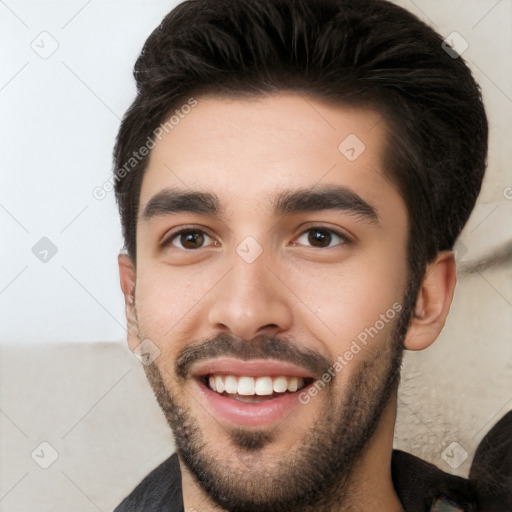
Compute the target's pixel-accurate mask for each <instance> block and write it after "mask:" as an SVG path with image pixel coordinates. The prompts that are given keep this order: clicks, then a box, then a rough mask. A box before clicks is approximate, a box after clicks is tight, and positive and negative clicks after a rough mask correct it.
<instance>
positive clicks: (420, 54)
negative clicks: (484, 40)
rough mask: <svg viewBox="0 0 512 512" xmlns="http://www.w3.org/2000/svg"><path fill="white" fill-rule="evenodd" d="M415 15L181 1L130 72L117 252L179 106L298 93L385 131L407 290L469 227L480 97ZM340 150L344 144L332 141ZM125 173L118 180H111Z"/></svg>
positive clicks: (359, 5) (364, 2) (376, 9)
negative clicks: (159, 137)
mask: <svg viewBox="0 0 512 512" xmlns="http://www.w3.org/2000/svg"><path fill="white" fill-rule="evenodd" d="M442 43H443V39H442V37H441V36H440V35H439V34H437V33H436V32H435V31H434V30H433V29H431V28H430V27H429V26H428V25H426V24H425V23H423V22H422V21H421V20H419V19H418V18H417V17H416V16H414V15H413V14H412V13H410V12H408V11H407V10H405V9H403V8H401V7H399V6H397V5H395V4H393V3H391V2H389V1H386V0H187V1H185V2H183V3H181V4H179V5H178V6H177V7H176V8H175V9H173V10H172V11H171V12H170V13H169V14H168V15H167V16H166V17H165V18H164V19H163V21H162V23H161V24H160V25H159V26H158V27H157V28H156V29H155V30H154V31H153V33H152V34H151V35H150V37H149V38H148V39H147V41H146V43H145V45H144V48H143V50H142V53H141V54H140V56H139V58H138V60H137V62H136V64H135V69H134V76H135V79H136V82H137V97H136V98H135V101H134V102H133V104H132V105H131V106H130V108H129V109H128V111H127V112H126V114H125V116H124V118H123V121H122V124H121V127H120V130H119V134H118V137H117V141H116V146H115V149H114V160H115V169H114V179H115V191H116V198H117V201H118V205H119V210H120V214H121V222H122V228H123V235H124V240H125V248H126V250H127V252H128V254H129V256H130V257H131V258H132V259H133V260H134V261H135V260H136V220H137V215H138V206H139V204H138V203H139V196H140V189H141V184H142V179H143V175H144V170H145V168H146V165H147V161H148V157H145V158H141V159H140V160H137V161H136V165H134V166H133V168H132V169H130V170H129V171H128V172H127V171H126V162H128V161H129V160H130V158H132V157H133V151H135V150H137V149H138V148H140V147H142V146H144V145H146V143H147V142H146V141H149V140H150V139H152V138H153V139H154V131H155V130H156V129H157V128H158V127H159V125H161V124H162V123H163V122H164V121H165V119H166V116H168V115H169V113H170V112H171V111H172V110H173V109H175V108H176V107H179V106H180V104H184V103H185V102H186V101H187V98H188V99H190V98H191V97H192V96H196V97H197V96H199V95H201V94H218V95H227V96H232V97H243V96H248V95H249V96H253V95H265V94H269V93H273V92H279V91H295V92H298V93H300V94H304V95H310V96H313V97H316V98H319V99H324V100H327V101H333V102H336V103H338V104H339V105H346V106H355V107H361V108H371V109H373V110H375V111H376V112H378V113H380V114H381V115H382V116H383V121H384V126H385V127H386V129H387V139H388V140H387V149H386V158H385V164H386V165H385V172H386V173H387V174H388V176H389V177H390V179H391V181H392V182H393V183H395V184H396V185H397V189H398V191H399V192H400V194H401V196H402V197H403V199H404V201H405V203H406V205H407V209H408V214H409V224H410V228H409V238H408V262H409V272H410V277H411V279H412V281H414V283H415V287H416V286H418V285H419V283H420V282H421V279H422V278H423V274H424V272H425V266H426V264H427V263H428V262H429V261H432V260H433V259H434V258H435V256H436V254H437V253H438V252H439V251H443V250H449V249H452V248H453V245H454V243H455V241H456V239H457V237H458V235H459V234H460V232H461V230H462V228H463V226H464V225H465V223H466V222H467V219H468V218H469V215H470V213H471V211H472V209H473V207H474V205H475V202H476V198H477V196H478V193H479V191H480V188H481V184H482V179H483V176H484V172H485V167H486V158H487V138H488V125H487V118H486V114H485V110H484V106H483V102H482V96H481V91H480V88H479V86H478V84H477V83H476V82H475V80H474V78H473V76H472V74H471V71H470V69H469V68H468V66H467V65H466V64H465V62H464V61H463V59H462V58H461V57H460V56H459V57H457V55H456V54H455V55H454V51H453V50H452V51H450V52H447V51H446V46H445V45H443V44H442ZM340 142H341V141H340ZM123 166H124V168H125V172H123V173H121V172H119V170H120V169H122V168H123Z"/></svg>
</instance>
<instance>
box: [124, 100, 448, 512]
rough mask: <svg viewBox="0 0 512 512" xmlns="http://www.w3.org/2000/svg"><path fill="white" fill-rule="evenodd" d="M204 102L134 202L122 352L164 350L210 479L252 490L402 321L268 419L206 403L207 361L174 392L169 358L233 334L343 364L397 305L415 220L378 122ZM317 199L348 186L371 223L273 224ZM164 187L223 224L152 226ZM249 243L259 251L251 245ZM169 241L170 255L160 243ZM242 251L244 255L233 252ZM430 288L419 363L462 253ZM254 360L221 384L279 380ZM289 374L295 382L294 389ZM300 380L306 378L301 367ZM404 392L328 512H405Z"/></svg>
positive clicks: (411, 341) (341, 212)
mask: <svg viewBox="0 0 512 512" xmlns="http://www.w3.org/2000/svg"><path fill="white" fill-rule="evenodd" d="M198 101H199V102H198V105H197V106H196V107H195V108H194V109H193V110H192V112H191V113H190V114H189V115H187V116H186V117H185V118H184V119H182V120H181V121H180V123H179V125H177V126H175V127H174V129H173V130H172V131H170V132H169V133H168V134H166V135H164V137H163V140H162V141H161V142H158V144H157V145H156V147H155V148H154V149H153V150H152V153H151V157H150V161H149V165H148V168H147V170H146V173H145V176H144V179H143V183H142V189H141V195H140V201H139V217H138V220H137V228H136V229H137V257H136V259H137V264H136V265H134V263H133V261H132V260H131V259H130V258H129V257H128V256H127V255H120V256H119V270H120V278H121V286H122V290H123V293H124V296H125V300H126V309H127V318H128V321H129V325H131V327H132V328H131V329H129V337H128V342H129V346H130V348H131V349H132V350H135V349H136V347H137V346H138V345H139V343H140V341H141V338H144V339H150V340H151V341H152V343H154V345H156V346H157V347H158V349H159V350H160V355H159V357H158V358H157V359H156V360H155V362H154V364H155V365H156V367H157V368H158V369H159V370H160V373H161V374H162V378H163V382H164V384H165V387H166V388H167V389H168V390H170V391H172V393H173V394H174V396H175V398H176V400H177V401H179V403H180V405H182V406H183V407H185V408H186V409H187V411H188V413H189V414H190V416H191V417H192V418H194V424H195V425H197V427H198V428H199V429H200V431H201V433H202V436H203V440H204V444H205V446H206V448H205V450H206V452H207V453H208V455H209V456H211V457H212V459H214V460H215V461H216V467H217V468H218V469H217V470H218V471H219V472H220V473H221V472H223V471H225V472H226V473H233V472H234V473H236V474H237V475H240V480H241V481H242V482H245V484H244V485H248V483H250V482H252V481H255V482H256V483H257V482H258V480H257V478H258V477H259V475H262V474H263V473H264V472H265V471H266V472H267V474H268V475H272V474H274V475H277V473H273V472H275V471H277V469H276V468H277V466H276V461H280V460H281V461H282V460H287V457H288V458H292V457H293V456H294V454H295V452H294V450H296V449H297V447H299V446H300V445H301V444H302V443H303V442H304V439H305V438H306V436H307V434H308V433H313V434H314V429H315V428H316V425H317V424H318V423H319V422H321V421H322V418H323V417H325V414H326V411H328V410H329V408H331V409H332V407H331V405H330V402H329V401H328V400H329V399H330V397H331V398H332V397H334V399H335V400H334V402H333V403H335V404H337V403H341V400H342V398H343V396H344V393H346V392H347V389H348V387H347V386H348V384H349V383H350V382H351V381H352V380H353V379H354V376H355V375H356V374H357V372H358V370H361V368H362V365H363V364H364V363H365V362H369V361H371V360H372V355H374V358H375V357H376V356H375V354H378V353H379V350H380V349H381V348H382V347H383V346H384V344H385V343H386V340H387V339H388V338H390V336H392V334H393V327H394V324H393V322H389V323H385V324H384V326H383V328H382V329H380V330H379V332H378V334H377V335H375V336H373V337H369V338H368V340H367V344H366V345H365V346H364V347H363V350H361V351H360V352H359V353H358V354H357V355H356V356H354V358H353V359H352V360H351V361H349V362H348V364H347V365H346V366H345V367H344V368H343V370H342V371H341V372H339V373H337V374H336V377H335V378H334V379H333V380H332V383H331V384H330V389H331V393H332V394H331V393H329V392H327V390H324V391H321V392H319V393H318V394H317V395H316V396H315V397H314V399H312V400H310V401H309V402H308V403H307V404H301V403H299V402H298V401H297V400H295V401H289V403H287V405H286V407H285V408H283V410H281V409H280V408H279V407H277V408H276V410H275V411H273V412H272V414H266V413H265V412H264V411H263V412H262V411H261V408H260V409H259V413H257V414H256V413H254V414H252V412H251V411H256V407H255V406H258V404H253V403H244V402H239V401H236V400H234V399H232V398H222V400H223V401H224V402H223V405H222V406H219V401H218V400H217V399H216V397H214V396H213V395H217V396H218V394H217V393H215V391H211V390H209V389H208V390H206V388H205V387H204V383H200V382H199V380H198V378H196V377H197V372H199V370H198V369H199V368H202V369H203V372H202V373H201V372H199V373H201V376H203V374H204V371H205V370H204V365H205V364H206V366H208V364H210V363H212V361H201V362H198V363H197V364H193V365H192V366H191V373H192V375H190V376H187V378H186V379H184V380H180V378H179V377H178V376H177V375H176V371H175V363H176V360H177V359H178V357H179V355H180V354H181V353H182V351H183V350H184V349H185V348H187V346H188V345H189V344H190V343H191V342H195V341H197V340H204V339H206V338H208V337H212V336H215V335H217V334H222V333H225V334H227V335H230V336H233V337H236V339H237V340H241V342H242V343H249V342H250V341H251V340H253V339H255V338H257V337H258V336H261V335H269V336H276V337H286V338H290V339H292V340H294V343H296V344H297V347H300V348H301V349H307V350H309V351H311V352H312V353H316V354H319V355H320V356H321V357H322V358H324V360H328V361H335V360H336V359H337V357H338V356H340V355H343V354H344V353H345V352H346V351H347V350H349V349H350V346H351V343H352V341H353V340H355V339H357V336H358V334H360V333H361V332H363V331H364V330H365V328H368V327H370V326H374V325H376V321H377V320H379V318H380V315H382V314H383V313H385V312H386V311H388V310H389V309H390V308H391V307H392V305H393V304H396V303H398V304H400V303H401V301H403V297H404V293H405V290H406V285H407V261H406V258H407V253H406V243H407V229H408V216H407V209H406V206H405V203H404V201H403V199H402V198H401V196H400V194H399V193H398V191H397V189H396V186H395V185H394V184H393V183H392V182H391V181H390V180H389V178H387V177H386V176H385V175H384V172H383V164H382V160H383V152H384V148H385V144H386V138H385V132H384V127H383V123H382V122H379V119H380V118H379V116H378V115H377V114H375V113H373V112H370V111H364V110H355V109H348V108H345V107H340V106H337V105H332V104H327V103H325V102H323V101H320V100H318V99H314V98H311V97H307V98H306V97H302V96H300V95H298V94H292V93H279V94H274V95H269V96H265V97H259V98H257V99H234V98H220V97H200V98H198ZM349 134H355V135H357V137H358V138H359V139H360V140H361V141H363V142H364V144H365V150H364V151H363V152H362V153H361V154H360V156H359V157H358V158H357V159H356V160H354V161H350V160H349V159H347V158H346V157H345V155H344V154H342V153H341V152H340V150H339V149H338V146H339V144H340V143H341V142H342V141H343V140H344V139H345V138H346V137H347V136H348V135H349ZM324 186H325V187H327V186H332V187H343V189H344V190H348V191H350V192H351V193H353V194H354V196H355V197H357V198H359V199H361V200H362V201H363V202H364V204H366V205H369V206H370V207H371V211H372V212H373V213H374V214H375V215H374V216H372V214H370V213H368V212H369V210H365V209H364V208H361V207H360V205H359V206H357V207H354V206H353V205H352V206H346V207H345V208H344V209H320V208H316V209H314V210H304V211H294V212H291V213H290V212H284V213H283V212H281V213H280V214H279V215H276V212H275V211H274V209H273V203H272V200H273V199H274V198H275V197H276V196H277V194H278V193H280V192H283V191H290V190H293V191H295V190H297V189H298V188H301V189H302V188H304V189H306V190H317V189H318V190H319V189H320V187H324ZM165 189H179V190H184V191H188V192H191V191H200V192H208V193H211V194H214V195H215V196H217V199H218V202H219V205H220V212H217V213H208V214H205V213H197V212H190V211H180V212H170V211H159V212H158V213H157V214H154V215H148V216H144V215H143V212H144V209H145V208H146V206H147V205H148V204H149V203H150V201H151V200H152V198H154V197H155V195H156V194H158V193H160V192H162V191H163V190H165ZM357 208H359V209H357ZM185 227H186V228H188V229H194V230H195V231H196V232H197V231H198V230H200V232H202V233H203V234H204V233H205V234H204V235H203V238H201V237H200V238H199V243H197V242H194V244H196V245H187V246H185V245H184V243H186V242H187V239H186V238H185V237H184V236H182V237H180V236H175V232H177V231H178V230H179V229H183V228H185ZM313 228H322V230H321V234H323V235H324V236H323V237H322V238H321V239H320V242H321V240H326V237H327V241H326V242H325V246H323V245H322V244H321V243H320V242H318V243H317V245H314V243H315V240H319V239H318V238H313V237H311V236H309V237H308V235H310V234H311V231H308V230H312V229H313ZM325 230H327V232H326V231H325ZM329 230H334V232H333V231H329ZM336 233H339V234H340V235H341V236H337V235H336ZM317 234H318V233H317ZM329 236H330V238H329ZM247 237H252V239H250V240H249V242H248V241H247V240H246V238H247ZM164 239H165V241H166V242H168V243H167V245H166V246H162V245H161V242H162V241H164ZM253 240H255V241H256V242H257V244H258V245H259V248H261V249H262V252H261V254H259V255H258V256H257V257H256V258H255V259H254V261H251V262H248V261H247V259H244V257H243V256H244V253H247V254H249V255H254V254H256V253H254V251H256V250H257V249H258V246H257V245H255V244H254V241H253ZM241 242H244V243H243V244H242V245H241V246H240V247H239V249H240V248H241V249H243V250H239V251H238V252H237V247H238V246H239V244H241ZM246 244H252V245H246ZM196 246H197V248H196ZM425 276H426V277H425V279H424V281H423V284H422V287H421V289H420V291H419V294H418V300H417V303H416V307H415V313H416V315H415V317H414V318H413V320H412V321H411V324H410V327H409V330H408V332H407V335H406V338H405V341H404V345H405V348H408V349H411V350H421V349H424V348H426V347H428V346H429V345H430V344H431V343H433V341H434V340H435V339H436V338H437V336H438V334H439V332H440V331H441V329H442V327H443V325H444V322H445V319H446V315H447V314H448V310H449V307H450V303H451V300H452V297H453V291H454V286H455V264H454V259H453V254H452V253H451V252H443V253H440V254H439V255H438V257H437V258H436V259H435V261H433V262H432V263H430V264H429V266H428V267H427V269H426V273H425ZM134 290H135V292H134ZM133 293H135V296H134V297H132V294H133ZM133 299H134V300H135V304H136V311H135V309H134V305H133ZM134 317H136V318H137V322H136V326H134V325H133V324H134V321H133V318H134ZM224 359H225V358H224ZM269 359H271V358H269ZM213 362H214V363H216V362H218V361H216V360H215V361H213ZM274 362H275V361H274ZM257 363H258V366H257V368H256V369H254V368H253V369H252V370H253V371H252V373H251V372H250V371H249V369H248V367H247V365H246V363H245V362H244V361H241V360H237V359H236V358H235V360H234V361H233V360H230V361H228V363H227V364H228V367H229V369H228V370H226V371H223V370H222V369H219V368H220V367H218V366H213V367H211V368H213V370H212V371H215V372H216V373H220V374H222V373H224V374H226V373H227V374H236V375H235V376H238V377H240V376H243V375H247V374H250V375H251V376H254V377H258V376H261V377H263V376H266V375H271V376H274V377H275V376H276V374H277V375H279V374H282V373H283V372H285V370H283V369H282V368H281V367H280V366H279V364H281V363H280V362H279V361H278V362H277V365H276V366H275V367H271V366H270V364H269V361H268V359H267V358H264V359H261V358H260V359H258V361H257ZM201 365H203V366H201ZM266 365H267V366H268V368H267V367H266ZM194 371H196V373H194ZM294 372H295V373H298V375H297V376H298V377H300V376H301V375H302V374H301V372H300V371H299V370H297V369H290V370H289V372H288V376H291V375H293V374H294ZM302 373H303V376H306V374H307V375H310V374H311V372H310V371H309V369H304V368H302ZM285 374H286V372H285ZM314 377H315V378H316V377H317V376H316V375H315V376H314ZM206 380H208V379H206ZM292 395H293V396H294V395H297V393H294V394H293V393H292V394H291V395H290V396H292ZM395 395H396V391H395V392H394V393H393V396H392V397H391V399H390V400H389V401H388V403H387V405H386V406H385V408H384V410H383V412H382V414H381V415H380V418H379V422H378V425H377V427H376V429H375V431H374V433H373V434H372V436H371V438H370V439H369V440H368V442H367V443H366V447H365V450H364V451H363V452H362V454H361V456H360V457H359V458H358V459H357V462H356V463H355V464H354V466H353V468H352V471H351V476H350V486H349V491H350V493H349V495H348V496H347V497H346V500H345V501H344V502H343V503H339V504H338V505H336V506H332V507H331V508H330V509H331V510H333V511H334V510H339V511H343V510H379V511H382V512H398V511H400V510H401V508H402V507H401V504H400V502H399V500H398V497H397V495H396V492H395V490H394V488H393V484H392V480H391V472H390V461H391V454H392V444H393V431H394V423H395V409H396V396H395ZM226 404H227V405H226ZM231 404H233V410H230V407H231ZM260 405H261V404H260ZM251 408H252V409H251ZM240 409H242V412H240ZM226 411H227V412H226ZM233 411H234V412H233ZM236 429H238V430H240V429H241V430H242V431H243V432H247V433H249V434H251V433H271V435H272V438H271V441H268V442H266V443H264V444H263V445H262V446H261V448H259V449H255V450H247V451H244V450H243V449H241V448H240V447H239V446H237V445H236V443H234V441H233V437H232V436H231V434H232V433H233V431H235V430H236ZM180 463H181V469H182V480H183V496H184V504H185V510H189V509H195V510H197V511H199V512H202V511H204V512H206V511H211V510H224V509H223V508H222V507H220V506H219V505H217V504H215V503H214V502H213V501H212V500H211V499H210V497H209V496H208V494H207V493H206V492H205V490H204V489H203V487H202V486H200V485H199V484H198V483H197V480H196V479H195V478H194V477H193V476H192V474H191V472H190V471H189V469H188V467H187V466H186V465H185V464H184V463H183V460H180ZM220 473H219V474H220ZM245 477H246V478H247V480H244V478H245ZM267 480H268V479H267ZM262 482H264V481H263V480H262ZM377 505H378V506H377Z"/></svg>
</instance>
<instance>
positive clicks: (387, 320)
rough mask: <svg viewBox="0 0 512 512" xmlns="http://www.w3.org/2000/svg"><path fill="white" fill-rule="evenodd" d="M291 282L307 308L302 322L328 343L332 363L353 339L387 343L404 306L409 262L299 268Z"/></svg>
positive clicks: (356, 263) (293, 274) (352, 263)
mask: <svg viewBox="0 0 512 512" xmlns="http://www.w3.org/2000/svg"><path fill="white" fill-rule="evenodd" d="M404 261H405V260H404ZM290 278H291V282H293V283H295V286H294V290H297V292H296V293H297V295H298V296H299V297H304V298H305V299H306V300H304V302H305V303H306V304H307V306H308V308H305V307H302V308H301V310H303V311H304V314H303V317H302V319H301V321H302V322H303V323H304V324H305V325H306V326H307V329H308V330H309V331H310V332H312V333H316V337H318V338H319V339H321V340H325V344H326V345H328V346H327V347H326V348H327V349H328V352H329V353H330V355H331V356H332V357H333V359H335V358H336V357H337V356H338V355H340V354H343V353H344V352H345V351H346V350H348V349H349V348H350V346H351V343H352V342H353V341H354V340H357V339H359V340H362V341H363V342H364V341H366V342H367V343H368V345H371V344H372V343H373V344H374V343H377V342H378V340H382V339H385V337H386V336H387V335H388V333H389V328H390V326H391V325H392V324H393V322H394V321H396V318H397V317H398V313H399V311H400V310H401V308H402V304H401V301H402V298H403V293H404V290H405V286H406V278H405V263H402V262H401V261H400V258H396V260H395V262H393V261H392V260H384V261H382V260H381V261H380V262H377V261H364V258H359V259H356V258H354V259H353V261H351V262H350V263H348V262H347V263H346V264H344V265H343V266H338V267H336V268H335V267H333V268H331V269H329V270H325V269H323V270H322V271H314V270H312V269H311V268H309V269H305V268H302V269H300V271H299V269H296V270H295V271H294V272H292V273H291V274H290ZM375 329H376V330H377V333H376V331H375ZM368 332H371V333H372V335H373V336H369V335H368ZM365 333H366V336H365Z"/></svg>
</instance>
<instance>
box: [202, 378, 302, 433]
mask: <svg viewBox="0 0 512 512" xmlns="http://www.w3.org/2000/svg"><path fill="white" fill-rule="evenodd" d="M195 382H196V384H197V385H198V387H199V392H200V393H201V395H202V398H203V399H204V400H205V402H206V404H205V407H206V410H207V411H208V412H210V413H211V414H212V415H213V416H214V417H215V419H217V420H220V421H221V422H222V421H224V422H227V423H228V424H230V425H231V426H244V427H245V426H254V427H257V426H272V425H277V424H279V423H281V422H282V421H283V420H284V419H286V418H287V417H288V415H290V414H291V413H292V412H293V410H294V409H296V408H297V407H298V406H302V405H303V404H301V403H300V401H299V394H300V393H302V392H304V390H307V387H306V388H303V389H302V390H300V391H298V392H296V393H283V395H282V396H278V397H277V398H272V399H270V400H264V401H262V402H252V403H247V402H240V401H239V400H236V399H235V398H229V397H227V396H224V395H220V394H219V393H216V392H215V391H212V390H211V389H210V388H209V387H208V386H206V385H205V384H204V383H203V382H202V381H199V380H197V381H195Z"/></svg>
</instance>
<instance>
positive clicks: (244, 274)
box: [208, 254, 293, 340]
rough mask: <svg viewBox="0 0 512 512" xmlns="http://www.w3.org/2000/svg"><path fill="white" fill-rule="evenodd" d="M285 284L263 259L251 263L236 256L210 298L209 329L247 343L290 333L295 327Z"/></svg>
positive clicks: (289, 295)
mask: <svg viewBox="0 0 512 512" xmlns="http://www.w3.org/2000/svg"><path fill="white" fill-rule="evenodd" d="M285 282H286V279H285V278H284V276H279V270H278V269H277V268H276V267H275V266H272V265H271V264H269V262H268V260H267V259H266V258H264V257H263V256H260V257H258V258H257V259H256V260H254V261H252V262H250V263H249V262H247V261H245V260H244V259H243V258H242V257H240V256H239V255H238V254H237V255H235V256H234V258H233V265H232V267H231V270H230V271H229V272H228V273H227V274H226V275H225V276H224V278H223V279H221V281H220V282H219V283H218V284H217V285H216V286H215V288H214V289H213V290H212V293H211V294H209V298H210V302H209V307H210V309H209V312H208V321H209V324H210V328H214V329H220V330H222V331H224V332H226V331H228V332H229V333H231V334H233V335H235V336H238V337H239V338H241V339H246V340H250V339H252V338H254V337H255V336H258V335H262V334H265V335H268V336H273V335H276V334H278V333H280V332H284V331H287V330H288V329H290V327H291V325H292V323H293V310H292V304H291V301H292V300H293V294H292V293H291V291H290V290H289V289H288V288H287V287H286V285H285V284H284V283H285Z"/></svg>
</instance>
